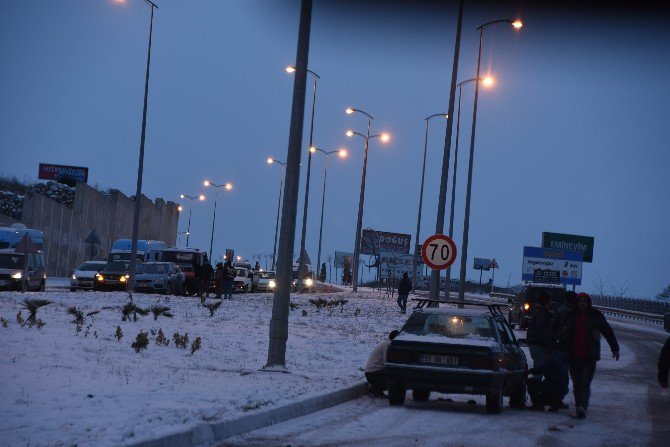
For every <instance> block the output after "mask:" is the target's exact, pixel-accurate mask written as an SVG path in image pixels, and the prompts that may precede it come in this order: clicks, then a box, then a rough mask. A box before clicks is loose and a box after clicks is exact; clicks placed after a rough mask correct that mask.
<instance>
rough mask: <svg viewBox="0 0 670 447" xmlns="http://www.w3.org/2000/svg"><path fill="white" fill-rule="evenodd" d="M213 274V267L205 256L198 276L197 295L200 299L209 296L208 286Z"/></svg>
mask: <svg viewBox="0 0 670 447" xmlns="http://www.w3.org/2000/svg"><path fill="white" fill-rule="evenodd" d="M213 275H214V269H213V268H212V264H210V263H209V260H208V259H207V257H205V263H204V264H203V265H202V269H201V270H200V278H198V297H200V298H201V299H203V298H204V297H207V298H209V288H210V286H211V282H212V276H213ZM203 294H204V295H203Z"/></svg>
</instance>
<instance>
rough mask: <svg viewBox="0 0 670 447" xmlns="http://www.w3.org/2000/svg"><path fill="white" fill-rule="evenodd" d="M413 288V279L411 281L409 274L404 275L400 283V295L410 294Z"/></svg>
mask: <svg viewBox="0 0 670 447" xmlns="http://www.w3.org/2000/svg"><path fill="white" fill-rule="evenodd" d="M411 290H412V281H410V279H409V277H408V276H405V275H403V277H402V279H401V280H400V282H399V283H398V295H409V292H410V291H411Z"/></svg>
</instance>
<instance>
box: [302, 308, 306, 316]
mask: <svg viewBox="0 0 670 447" xmlns="http://www.w3.org/2000/svg"><path fill="white" fill-rule="evenodd" d="M302 316H303V317H306V316H307V311H306V310H305V309H303V310H302Z"/></svg>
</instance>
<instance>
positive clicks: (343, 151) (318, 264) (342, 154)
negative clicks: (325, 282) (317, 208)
mask: <svg viewBox="0 0 670 447" xmlns="http://www.w3.org/2000/svg"><path fill="white" fill-rule="evenodd" d="M309 151H310V152H311V153H315V152H321V153H322V154H323V155H324V157H326V159H325V160H324V162H323V194H322V195H321V223H320V224H319V251H318V254H317V255H316V268H317V271H318V273H320V272H321V271H320V270H319V269H320V268H321V239H322V236H323V209H324V206H325V203H326V177H327V175H328V157H329V156H330V155H332V154H337V155H338V156H339V157H340V158H346V157H347V150H346V149H344V148H342V149H337V150H334V151H324V150H322V149H319V148H318V147H314V146H312V147H310V148H309ZM318 273H317V274H318Z"/></svg>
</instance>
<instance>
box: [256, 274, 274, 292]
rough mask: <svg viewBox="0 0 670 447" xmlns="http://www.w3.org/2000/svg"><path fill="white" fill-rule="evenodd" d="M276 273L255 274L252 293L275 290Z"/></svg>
mask: <svg viewBox="0 0 670 447" xmlns="http://www.w3.org/2000/svg"><path fill="white" fill-rule="evenodd" d="M275 276H276V274H275V272H272V271H270V272H256V273H254V274H253V278H252V280H253V283H252V285H251V291H252V292H254V291H259V292H270V291H273V290H274V288H275V285H276V283H275Z"/></svg>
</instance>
